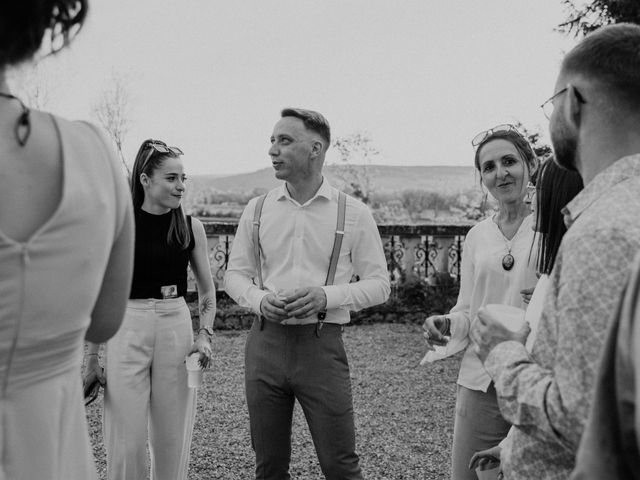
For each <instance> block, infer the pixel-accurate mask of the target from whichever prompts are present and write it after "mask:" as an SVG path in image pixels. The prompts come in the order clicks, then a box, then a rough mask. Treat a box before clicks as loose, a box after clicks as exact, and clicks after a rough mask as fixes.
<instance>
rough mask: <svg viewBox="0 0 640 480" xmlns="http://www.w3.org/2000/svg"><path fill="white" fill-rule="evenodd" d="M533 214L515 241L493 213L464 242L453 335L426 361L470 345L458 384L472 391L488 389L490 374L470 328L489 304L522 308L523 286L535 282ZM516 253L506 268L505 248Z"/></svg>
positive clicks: (452, 323)
mask: <svg viewBox="0 0 640 480" xmlns="http://www.w3.org/2000/svg"><path fill="white" fill-rule="evenodd" d="M532 226H533V217H532V215H528V216H527V217H525V219H524V220H523V221H522V224H521V225H520V228H518V231H517V232H516V234H515V235H514V236H513V238H512V239H511V240H507V238H505V236H504V235H503V234H502V232H501V231H500V228H498V225H497V224H496V223H495V221H494V220H493V218H487V219H485V220H483V221H481V222H480V223H478V224H477V225H475V226H474V227H473V228H472V229H471V230H469V232H468V233H467V236H466V238H465V241H464V246H463V250H462V265H461V272H460V292H459V294H458V301H457V303H456V305H455V306H454V307H453V308H452V309H451V311H450V312H449V315H448V316H449V318H450V319H451V340H450V341H449V343H448V344H447V347H446V349H445V352H442V353H436V352H433V351H430V352H428V353H427V355H426V356H425V358H424V361H428V362H429V361H434V360H438V359H441V358H445V357H448V356H450V355H453V354H455V353H457V352H459V351H461V350H463V349H465V348H466V351H465V353H464V356H463V358H462V363H461V365H460V373H459V375H458V384H459V385H462V386H463V387H466V388H469V389H471V390H482V391H483V392H486V391H487V389H488V387H489V384H490V383H491V378H490V377H489V375H488V374H487V372H486V371H485V369H484V367H483V365H482V362H481V361H480V359H479V358H478V356H477V355H476V353H475V351H474V348H473V345H470V344H469V343H470V342H469V330H470V328H471V324H472V322H474V321H475V320H476V313H477V311H478V309H479V308H480V307H482V306H484V305H488V304H490V303H498V304H503V305H511V306H514V307H519V308H522V309H525V308H526V304H525V303H524V302H523V300H522V295H521V294H520V290H522V289H525V288H531V287H533V286H535V285H536V282H537V278H536V275H535V256H536V249H535V247H534V245H533V241H534V232H533V228H532ZM509 252H510V253H511V255H513V258H514V265H513V268H512V269H511V270H505V269H504V268H503V266H502V259H503V258H504V256H505V255H506V254H507V253H509Z"/></svg>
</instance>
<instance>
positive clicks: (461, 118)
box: [18, 0, 577, 175]
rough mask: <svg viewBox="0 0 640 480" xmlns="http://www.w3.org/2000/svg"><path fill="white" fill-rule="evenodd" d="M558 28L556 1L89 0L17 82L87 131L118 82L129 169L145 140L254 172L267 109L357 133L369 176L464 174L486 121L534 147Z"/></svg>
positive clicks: (551, 78)
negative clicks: (387, 171)
mask: <svg viewBox="0 0 640 480" xmlns="http://www.w3.org/2000/svg"><path fill="white" fill-rule="evenodd" d="M566 16H567V14H566V12H565V11H564V10H563V7H562V5H561V1H560V0H536V1H531V0H485V1H478V0H446V1H435V0H233V1H228V0H227V1H221V0H135V1H131V0H94V1H92V2H91V11H90V13H89V18H88V20H87V22H86V23H85V25H84V27H83V29H82V31H81V32H80V34H79V35H78V36H77V38H76V39H75V41H74V42H73V43H72V45H71V47H70V48H68V49H66V50H65V51H63V52H62V53H60V54H58V55H55V56H51V57H46V58H45V59H44V60H42V61H41V62H40V65H39V67H38V69H37V70H36V73H35V74H33V73H32V74H31V75H32V78H33V76H34V75H35V77H36V80H37V82H40V84H41V85H42V87H41V88H43V89H45V90H46V91H47V99H48V100H47V103H46V105H45V108H46V109H48V110H50V111H52V112H54V113H57V114H59V115H62V116H65V117H67V118H72V119H90V120H91V119H92V116H91V105H92V104H94V103H95V102H96V101H97V100H98V98H99V97H100V95H101V94H102V92H103V91H104V90H105V89H107V88H108V86H109V80H110V79H111V78H113V76H114V75H116V76H118V77H120V78H122V79H123V80H124V84H125V85H126V88H127V91H128V93H129V98H130V100H129V112H130V113H129V118H130V127H129V130H128V132H127V135H126V138H125V144H124V153H125V157H126V158H127V160H128V161H129V162H131V163H132V162H133V159H134V157H135V154H136V151H137V149H138V146H139V145H140V143H141V142H142V141H143V140H145V139H147V138H155V139H161V140H163V141H166V142H167V143H168V144H170V145H177V146H179V147H180V148H181V149H182V150H183V151H184V152H185V156H184V158H185V170H186V171H187V173H188V174H218V175H229V174H236V173H243V172H251V171H255V170H258V169H261V168H265V167H268V166H270V159H269V156H268V155H267V151H268V148H269V138H270V136H271V132H272V130H273V126H274V124H275V123H276V122H277V121H278V119H279V116H280V110H281V109H282V108H284V107H302V108H310V109H313V110H317V111H319V112H321V113H322V114H324V115H325V117H326V118H327V119H328V121H329V123H330V124H331V130H332V136H333V137H334V138H336V137H347V136H349V135H351V134H353V133H356V132H364V133H366V134H367V135H368V137H369V138H370V139H371V141H372V145H373V146H374V147H375V148H376V149H377V150H378V151H379V154H378V155H377V156H376V157H375V158H374V163H379V164H388V165H472V164H473V149H472V147H471V144H470V139H471V138H472V137H473V136H474V135H475V134H476V133H478V132H480V131H482V130H486V129H487V128H490V127H492V126H495V125H497V124H502V123H514V122H516V121H521V122H522V123H523V124H524V125H525V126H526V127H527V128H529V129H530V130H533V131H540V132H541V133H542V135H543V138H545V139H546V138H548V133H547V128H548V124H547V120H546V119H545V117H544V115H543V113H542V110H541V109H540V104H541V103H542V102H543V101H545V100H546V99H547V98H548V97H550V96H551V95H552V93H553V88H554V84H555V79H556V76H557V73H558V69H559V65H560V61H561V59H562V56H563V54H564V53H565V52H566V51H568V50H569V49H571V47H572V46H573V45H575V43H576V41H577V40H576V39H574V38H573V37H572V36H566V35H564V34H561V33H559V32H557V31H555V30H554V28H555V27H556V26H557V25H558V24H559V23H561V22H562V21H563V20H565V18H566ZM24 71H28V69H26V70H24ZM18 78H20V77H18ZM339 161H340V159H339V157H338V155H337V152H335V150H334V149H330V150H329V153H328V155H327V162H328V163H333V162H339Z"/></svg>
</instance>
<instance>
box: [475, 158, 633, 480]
mask: <svg viewBox="0 0 640 480" xmlns="http://www.w3.org/2000/svg"><path fill="white" fill-rule="evenodd" d="M564 214H565V223H566V224H567V227H570V228H569V230H568V232H567V233H566V234H565V236H564V238H563V240H562V244H561V246H560V250H559V252H558V255H557V258H556V262H555V266H554V269H553V271H552V272H551V285H550V286H549V291H548V292H547V296H546V298H545V300H544V307H543V311H542V315H541V318H540V325H539V331H538V336H537V338H536V341H535V343H534V345H533V352H532V353H531V354H529V353H527V350H526V349H525V347H524V345H522V344H520V343H517V342H512V341H511V342H503V343H500V344H499V345H497V346H496V347H495V348H494V349H493V350H492V351H491V352H490V354H489V356H488V357H487V360H486V362H485V368H486V369H487V371H488V372H489V375H491V377H492V378H493V380H494V382H495V385H496V391H497V394H498V402H499V404H500V410H501V411H502V414H503V415H504V417H505V418H506V419H507V420H508V421H509V422H511V423H512V424H513V425H514V426H515V427H516V428H515V431H514V434H513V437H512V438H511V442H510V446H509V448H508V449H506V451H505V452H504V455H503V458H502V460H503V465H502V467H503V471H504V474H505V478H506V479H508V480H524V479H536V480H537V479H541V478H545V479H561V478H562V479H565V478H568V477H569V475H570V473H571V470H572V469H573V466H574V462H575V454H576V451H577V448H578V444H579V442H580V437H581V435H582V432H583V430H584V426H585V423H586V420H587V416H588V413H589V406H590V403H591V397H592V391H593V386H594V382H595V373H596V370H597V367H598V360H599V356H600V351H601V349H602V346H603V344H604V340H605V335H606V330H607V327H608V325H609V323H610V322H611V321H612V319H613V317H614V315H615V312H616V308H617V305H618V303H619V301H620V298H621V296H622V291H623V288H624V285H625V283H626V281H627V279H628V276H629V273H630V270H629V269H630V265H631V262H632V260H633V258H634V257H635V254H636V253H637V252H638V250H640V154H638V155H633V156H629V157H624V158H622V159H620V160H618V161H617V162H616V163H614V164H613V165H611V166H609V167H608V168H606V169H605V170H604V171H602V172H600V173H599V174H598V175H597V176H596V177H595V178H594V179H593V180H592V181H591V182H590V183H589V184H588V185H587V186H586V187H585V188H584V190H583V191H582V192H580V193H579V194H578V195H577V196H576V197H575V198H574V199H573V200H572V201H571V202H570V203H569V205H567V207H565V210H564Z"/></svg>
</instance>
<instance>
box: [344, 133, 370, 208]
mask: <svg viewBox="0 0 640 480" xmlns="http://www.w3.org/2000/svg"><path fill="white" fill-rule="evenodd" d="M333 147H334V148H335V149H336V150H338V153H339V155H340V159H341V160H342V162H343V165H342V168H341V169H340V170H341V173H342V175H343V179H344V182H345V184H346V185H347V186H348V187H349V188H350V189H351V192H350V193H351V194H352V195H353V196H354V197H356V198H358V199H360V200H361V201H362V202H363V203H365V204H369V203H370V202H371V194H372V192H373V178H372V176H371V173H370V172H369V169H368V167H369V165H370V164H371V161H372V160H373V158H374V157H375V156H376V155H378V154H379V153H380V152H379V151H378V149H377V148H375V147H374V146H373V140H371V138H370V137H369V135H368V134H366V133H364V132H355V133H352V134H351V135H349V136H346V137H338V138H336V139H335V140H334V141H333ZM354 162H357V163H362V164H363V166H362V167H361V168H358V167H357V166H355V165H354Z"/></svg>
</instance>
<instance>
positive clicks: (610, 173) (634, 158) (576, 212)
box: [562, 153, 640, 228]
mask: <svg viewBox="0 0 640 480" xmlns="http://www.w3.org/2000/svg"><path fill="white" fill-rule="evenodd" d="M637 176H640V153H638V154H635V155H629V156H627V157H622V158H621V159H620V160H617V161H616V162H615V163H614V164H613V165H610V166H609V167H607V168H605V169H604V170H603V171H602V172H600V173H598V174H597V175H596V176H595V177H594V178H593V180H591V182H590V183H589V184H588V185H587V186H586V187H584V189H583V190H582V191H581V192H580V193H578V195H576V196H575V198H574V199H573V200H571V201H570V202H569V203H568V204H567V206H566V207H564V208H563V209H562V213H563V214H564V223H565V225H566V226H567V228H569V227H570V226H571V225H572V224H573V222H575V221H576V220H577V218H578V217H579V216H580V215H581V214H582V212H584V211H585V210H586V209H587V208H589V206H590V205H591V204H592V203H593V202H595V201H596V200H598V199H599V198H600V197H601V196H602V195H604V194H606V193H607V192H608V191H609V190H610V189H611V188H612V187H614V186H615V185H617V184H618V183H620V182H622V181H624V180H626V179H628V178H631V177H637Z"/></svg>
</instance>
